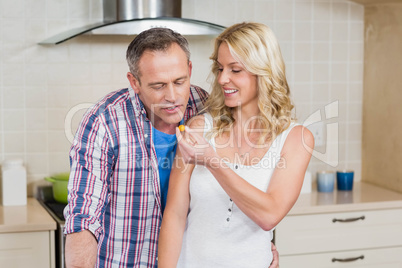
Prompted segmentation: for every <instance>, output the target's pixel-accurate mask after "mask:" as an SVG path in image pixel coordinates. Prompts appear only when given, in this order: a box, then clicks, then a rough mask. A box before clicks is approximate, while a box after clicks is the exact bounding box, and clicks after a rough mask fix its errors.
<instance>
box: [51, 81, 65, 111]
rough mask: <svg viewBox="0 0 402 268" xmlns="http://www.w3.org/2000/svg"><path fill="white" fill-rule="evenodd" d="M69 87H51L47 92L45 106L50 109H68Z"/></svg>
mask: <svg viewBox="0 0 402 268" xmlns="http://www.w3.org/2000/svg"><path fill="white" fill-rule="evenodd" d="M69 89H70V88H69V87H68V86H51V87H50V88H49V90H48V92H47V100H48V103H47V106H48V107H49V109H51V108H58V109H60V108H68V107H69V96H70V92H69Z"/></svg>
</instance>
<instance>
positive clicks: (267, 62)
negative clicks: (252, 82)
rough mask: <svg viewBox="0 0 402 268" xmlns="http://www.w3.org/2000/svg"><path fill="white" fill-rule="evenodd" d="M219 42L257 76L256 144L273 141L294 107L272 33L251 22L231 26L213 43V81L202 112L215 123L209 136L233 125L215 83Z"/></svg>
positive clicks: (228, 110)
mask: <svg viewBox="0 0 402 268" xmlns="http://www.w3.org/2000/svg"><path fill="white" fill-rule="evenodd" d="M222 42H226V43H227V44H228V46H229V49H230V52H231V54H232V56H233V57H234V58H235V59H236V60H238V61H239V62H240V63H241V64H242V65H243V66H244V68H245V69H246V70H247V71H248V72H250V73H251V74H254V75H256V76H257V81H258V82H257V85H258V108H259V110H260V115H259V116H258V119H257V120H258V124H259V126H260V128H261V129H263V130H264V133H262V135H261V137H260V139H259V142H264V141H267V140H274V139H275V137H276V136H277V135H279V134H280V133H282V132H283V131H284V130H286V129H287V128H288V127H289V125H290V123H291V122H292V121H293V120H294V118H293V117H292V109H293V107H294V106H293V104H292V102H291V100H290V96H289V95H290V91H289V86H288V82H287V80H286V75H285V64H284V62H283V58H282V53H281V50H280V48H279V45H278V42H277V39H276V37H275V35H274V33H273V32H272V30H271V29H270V28H269V27H268V26H266V25H264V24H261V23H252V22H249V23H246V22H243V23H239V24H235V25H233V26H231V27H229V28H227V29H226V30H225V31H224V32H222V33H221V34H220V35H219V36H218V37H217V38H216V40H215V48H214V52H213V54H212V55H211V57H210V59H211V60H212V61H213V63H212V74H213V75H214V80H213V83H212V91H211V95H210V97H209V98H208V101H207V103H206V108H205V110H206V111H208V112H209V113H210V114H211V115H212V118H214V120H215V124H214V125H215V126H214V128H213V129H212V131H211V135H212V136H216V135H219V134H222V133H224V132H226V131H229V130H230V129H232V127H233V124H234V122H235V119H234V118H233V111H234V108H230V107H227V106H226V105H225V100H224V98H225V96H224V94H223V92H222V87H221V86H220V85H219V83H218V75H219V70H218V69H219V66H218V63H217V60H218V50H219V46H220V45H221V43H222Z"/></svg>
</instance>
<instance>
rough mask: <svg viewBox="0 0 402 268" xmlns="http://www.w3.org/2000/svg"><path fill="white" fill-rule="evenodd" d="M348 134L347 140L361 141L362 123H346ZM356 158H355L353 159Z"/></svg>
mask: <svg viewBox="0 0 402 268" xmlns="http://www.w3.org/2000/svg"><path fill="white" fill-rule="evenodd" d="M347 127H348V136H347V140H348V141H349V142H361V140H362V124H361V123H351V124H347ZM353 160H356V159H353Z"/></svg>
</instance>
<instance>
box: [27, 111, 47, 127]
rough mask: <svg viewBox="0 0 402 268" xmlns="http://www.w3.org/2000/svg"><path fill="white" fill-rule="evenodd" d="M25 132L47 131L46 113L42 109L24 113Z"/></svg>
mask: <svg viewBox="0 0 402 268" xmlns="http://www.w3.org/2000/svg"><path fill="white" fill-rule="evenodd" d="M25 118H26V119H25V120H26V130H27V131H35V130H39V131H40V130H42V131H43V130H44V129H48V124H47V116H46V111H45V110H44V109H43V110H42V109H27V110H26V112H25Z"/></svg>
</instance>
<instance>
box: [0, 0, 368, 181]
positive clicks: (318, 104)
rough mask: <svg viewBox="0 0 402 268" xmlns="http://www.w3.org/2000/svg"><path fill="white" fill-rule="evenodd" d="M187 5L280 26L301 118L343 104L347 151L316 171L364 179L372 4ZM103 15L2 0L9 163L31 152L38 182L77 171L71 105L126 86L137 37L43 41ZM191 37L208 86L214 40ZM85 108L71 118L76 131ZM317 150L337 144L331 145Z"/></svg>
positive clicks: (39, 0) (1, 97)
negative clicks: (72, 163)
mask: <svg viewBox="0 0 402 268" xmlns="http://www.w3.org/2000/svg"><path fill="white" fill-rule="evenodd" d="M182 2H183V17H188V18H194V19H198V20H206V21H210V22H213V23H217V24H222V25H225V26H228V25H231V24H233V23H236V22H240V21H257V22H262V23H265V24H267V25H269V26H271V27H272V29H273V30H274V32H275V33H276V35H277V37H278V39H279V42H280V45H281V48H282V51H283V55H284V58H285V62H286V65H287V75H288V79H289V82H290V87H291V91H292V96H293V100H294V102H295V104H296V115H297V117H298V119H299V122H301V123H303V122H304V121H305V119H306V118H308V117H309V116H310V115H311V114H314V113H315V112H316V111H318V110H321V115H322V117H323V118H324V119H325V113H324V109H325V106H327V105H328V104H330V103H332V102H334V101H339V102H338V104H339V105H338V108H339V109H338V113H339V115H338V116H336V117H335V118H331V119H327V120H325V122H324V126H325V125H326V124H327V123H331V124H338V126H339V128H338V134H339V135H338V139H337V140H336V149H337V150H338V157H332V158H331V159H332V160H331V161H332V163H333V160H334V158H336V159H335V160H336V161H335V162H338V163H337V164H336V166H335V167H332V166H330V165H328V164H326V163H325V162H326V160H325V161H322V160H319V159H322V158H320V157H318V158H316V157H313V159H312V161H311V164H310V171H312V173H313V174H314V173H315V172H316V171H317V170H322V169H333V170H336V169H345V168H350V169H354V170H355V171H356V179H358V180H360V169H361V168H360V166H361V122H362V114H361V110H362V81H363V77H362V75H363V42H364V40H363V23H364V22H363V16H364V14H363V6H360V5H358V4H355V3H350V2H348V1H346V0H327V1H324V0H203V1H197V0H182ZM101 19H102V11H101V0H57V1H55V0H13V1H9V0H0V160H1V161H2V160H4V159H8V158H13V157H22V158H23V159H24V161H25V165H26V167H27V170H28V184H29V186H31V185H32V182H34V181H41V180H42V179H43V177H45V176H47V175H49V174H53V173H57V172H62V171H66V170H68V167H69V163H68V151H69V146H70V143H69V141H68V138H67V137H69V134H66V132H65V119H66V117H67V116H68V115H69V111H71V109H72V108H73V107H75V108H77V110H78V108H79V107H81V106H82V107H85V105H86V103H93V102H95V101H96V100H97V99H99V98H100V97H101V96H103V95H104V94H105V93H107V92H109V91H112V90H115V89H118V88H122V87H125V86H127V81H126V78H125V76H126V72H127V67H126V63H125V50H126V47H127V45H128V43H129V42H130V41H131V38H132V37H100V36H92V37H90V36H81V37H77V38H75V39H72V40H70V41H67V42H65V43H63V44H60V45H57V46H40V45H37V42H39V41H41V40H42V39H45V38H46V37H49V36H51V35H53V34H56V33H59V32H61V31H63V30H68V29H70V28H73V27H77V26H82V25H85V24H87V23H91V22H97V21H100V20H101ZM188 39H189V41H190V44H191V51H192V60H193V65H194V69H193V77H192V81H193V83H194V84H198V85H200V86H203V87H204V88H206V89H209V86H208V82H207V76H208V73H209V67H210V61H209V59H208V58H209V55H210V54H211V51H212V44H213V43H212V41H213V40H212V38H209V37H189V38H188ZM77 105H81V106H77ZM82 112H83V110H79V111H78V112H77V113H76V114H75V115H74V116H73V117H72V123H71V124H68V125H69V126H70V127H71V128H72V129H73V130H74V129H75V128H76V125H77V123H78V121H79V119H80V117H81V115H82ZM324 134H325V132H324ZM332 134H333V133H332ZM324 139H325V137H324ZM332 148H335V147H332ZM316 151H317V152H318V153H321V154H325V153H326V152H327V153H328V152H329V151H330V150H328V149H326V144H325V143H324V144H323V146H318V147H317V148H316ZM331 152H332V150H331ZM331 155H332V156H334V155H336V154H331Z"/></svg>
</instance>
